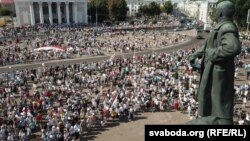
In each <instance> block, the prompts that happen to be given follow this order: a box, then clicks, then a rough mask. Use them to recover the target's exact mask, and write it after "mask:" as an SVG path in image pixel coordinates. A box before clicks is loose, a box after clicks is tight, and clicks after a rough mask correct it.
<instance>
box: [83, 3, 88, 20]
mask: <svg viewBox="0 0 250 141" xmlns="http://www.w3.org/2000/svg"><path fill="white" fill-rule="evenodd" d="M88 18H89V17H88V7H87V3H86V2H84V23H88Z"/></svg>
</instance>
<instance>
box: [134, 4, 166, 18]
mask: <svg viewBox="0 0 250 141" xmlns="http://www.w3.org/2000/svg"><path fill="white" fill-rule="evenodd" d="M138 11H139V13H140V14H141V15H146V16H155V15H160V14H161V8H160V5H159V4H157V3H156V2H154V1H153V2H150V3H149V4H148V5H141V6H140V7H139V10H138Z"/></svg>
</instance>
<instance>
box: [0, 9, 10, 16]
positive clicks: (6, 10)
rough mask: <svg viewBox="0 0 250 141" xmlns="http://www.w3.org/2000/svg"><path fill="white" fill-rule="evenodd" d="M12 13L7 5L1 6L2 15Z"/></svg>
mask: <svg viewBox="0 0 250 141" xmlns="http://www.w3.org/2000/svg"><path fill="white" fill-rule="evenodd" d="M11 13H12V12H11V11H10V9H8V8H5V7H2V8H0V16H10V15H11Z"/></svg>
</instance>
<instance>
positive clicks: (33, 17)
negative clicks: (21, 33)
mask: <svg viewBox="0 0 250 141" xmlns="http://www.w3.org/2000/svg"><path fill="white" fill-rule="evenodd" d="M29 7H30V23H31V25H35V14H34V7H33V2H31V3H29Z"/></svg>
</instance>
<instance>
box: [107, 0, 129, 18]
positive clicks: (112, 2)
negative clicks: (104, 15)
mask: <svg viewBox="0 0 250 141" xmlns="http://www.w3.org/2000/svg"><path fill="white" fill-rule="evenodd" d="M108 11H109V18H110V19H114V20H118V21H124V20H125V19H126V17H127V11H128V7H127V3H126V1H125V0H108Z"/></svg>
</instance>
